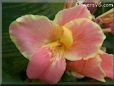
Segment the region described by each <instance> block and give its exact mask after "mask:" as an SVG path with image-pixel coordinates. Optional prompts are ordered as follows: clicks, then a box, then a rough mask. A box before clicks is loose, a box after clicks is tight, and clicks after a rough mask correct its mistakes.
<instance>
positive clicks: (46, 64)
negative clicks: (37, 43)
mask: <svg viewBox="0 0 114 86" xmlns="http://www.w3.org/2000/svg"><path fill="white" fill-rule="evenodd" d="M65 68H66V62H65V59H64V58H63V57H62V56H61V55H57V54H56V55H55V53H53V52H52V50H51V49H49V48H48V49H47V48H41V49H39V50H37V52H36V53H35V54H34V55H33V56H32V58H31V60H30V62H29V64H28V67H27V76H28V77H29V78H30V79H39V80H43V81H46V82H47V83H50V84H55V83H57V82H58V81H59V80H60V78H61V77H62V75H63V73H64V71H65Z"/></svg>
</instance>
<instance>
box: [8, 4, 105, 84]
mask: <svg viewBox="0 0 114 86" xmlns="http://www.w3.org/2000/svg"><path fill="white" fill-rule="evenodd" d="M91 19H92V15H91V14H90V12H89V11H88V10H87V8H86V6H85V5H78V6H75V7H72V8H69V9H64V10H61V11H60V12H59V13H58V14H57V15H56V16H55V19H54V21H51V20H49V19H48V18H47V17H44V16H39V15H25V16H22V17H20V18H18V19H16V20H15V21H14V22H13V23H12V24H11V25H10V30H9V33H10V37H11V39H12V41H13V42H14V43H15V45H16V46H17V48H18V49H19V51H20V52H21V53H22V55H24V56H25V57H26V58H28V59H29V63H28V67H27V76H28V78H30V79H38V80H43V81H45V82H47V83H50V84H54V83H57V82H58V81H59V80H60V79H61V77H62V75H63V73H64V72H65V70H66V59H67V60H69V61H77V60H79V61H80V60H81V59H84V60H87V59H90V60H91V59H95V56H96V55H97V53H98V51H99V49H100V48H101V46H102V43H103V41H104V39H105V35H104V34H103V32H102V30H101V28H100V27H99V25H97V24H96V23H94V22H93V21H91ZM93 63H95V62H94V61H93ZM91 64H92V63H91ZM79 67H80V66H79ZM79 67H77V68H79ZM74 68H75V67H74ZM104 68H105V67H104ZM93 72H96V71H93ZM97 72H98V73H100V74H102V75H103V76H104V73H102V72H101V71H97ZM100 74H99V75H98V76H96V77H97V78H99V77H100V76H101V75H100ZM90 76H93V75H90ZM92 78H94V77H92ZM95 79H96V78H95ZM98 80H99V79H98Z"/></svg>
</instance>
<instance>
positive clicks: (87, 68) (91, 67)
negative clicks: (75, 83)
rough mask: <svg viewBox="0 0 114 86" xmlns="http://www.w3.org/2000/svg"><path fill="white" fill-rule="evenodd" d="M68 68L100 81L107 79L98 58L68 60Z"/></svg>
mask: <svg viewBox="0 0 114 86" xmlns="http://www.w3.org/2000/svg"><path fill="white" fill-rule="evenodd" d="M67 70H69V71H72V72H75V73H79V74H80V75H84V76H87V77H90V78H93V79H96V80H99V81H105V80H104V77H105V74H104V71H103V70H102V69H101V66H100V61H98V60H97V59H96V58H91V59H88V60H78V61H68V62H67Z"/></svg>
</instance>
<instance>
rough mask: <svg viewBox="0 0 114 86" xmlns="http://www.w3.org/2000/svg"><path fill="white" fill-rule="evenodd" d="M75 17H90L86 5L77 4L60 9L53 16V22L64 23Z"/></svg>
mask: <svg viewBox="0 0 114 86" xmlns="http://www.w3.org/2000/svg"><path fill="white" fill-rule="evenodd" d="M76 18H88V19H92V15H91V14H90V12H89V10H88V9H87V7H86V5H78V6H75V7H72V8H69V9H64V10H62V11H60V12H59V13H58V14H57V15H56V16H55V19H54V22H56V23H57V24H59V25H64V24H66V23H67V22H69V21H71V20H74V19H76Z"/></svg>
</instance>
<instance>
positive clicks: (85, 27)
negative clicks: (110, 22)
mask: <svg viewBox="0 0 114 86" xmlns="http://www.w3.org/2000/svg"><path fill="white" fill-rule="evenodd" d="M64 26H65V27H66V28H69V29H70V30H71V31H72V35H73V45H72V47H71V49H69V50H68V52H67V53H66V59H68V60H71V61H74V60H80V59H81V58H84V59H88V58H92V57H94V56H95V55H96V54H97V53H98V50H99V49H100V47H101V45H102V43H103V41H104V39H105V35H104V33H103V32H102V30H101V28H100V27H99V25H97V24H96V23H94V22H92V21H91V20H89V19H86V18H80V19H76V20H73V21H71V22H69V23H67V24H65V25H64Z"/></svg>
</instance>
